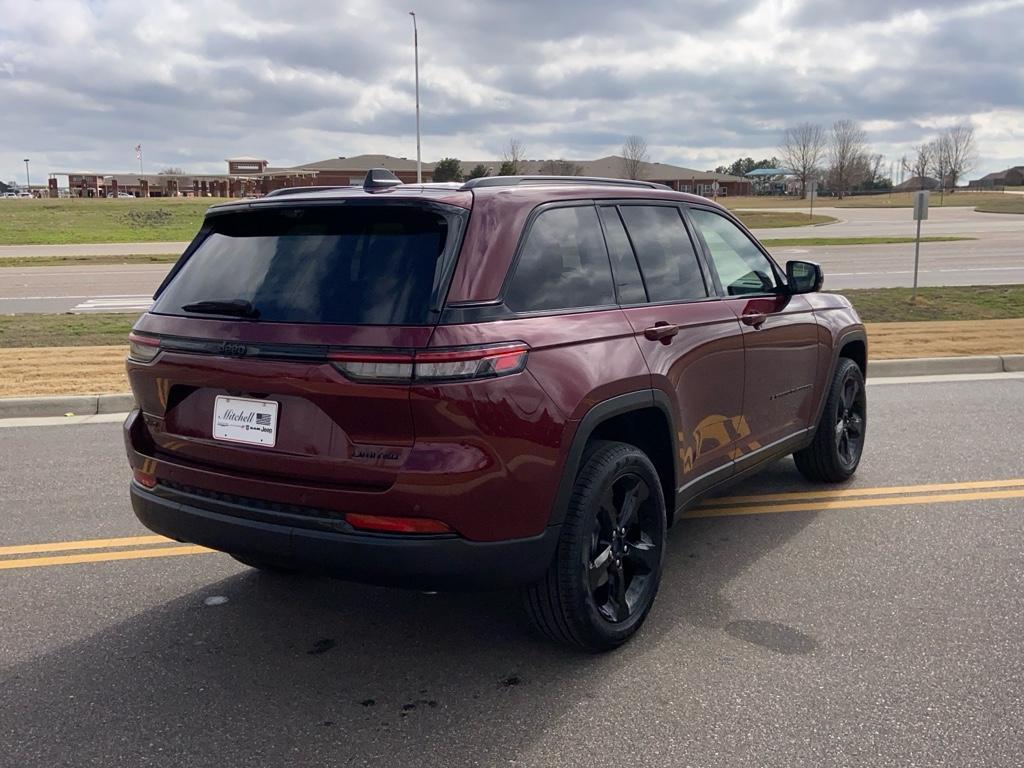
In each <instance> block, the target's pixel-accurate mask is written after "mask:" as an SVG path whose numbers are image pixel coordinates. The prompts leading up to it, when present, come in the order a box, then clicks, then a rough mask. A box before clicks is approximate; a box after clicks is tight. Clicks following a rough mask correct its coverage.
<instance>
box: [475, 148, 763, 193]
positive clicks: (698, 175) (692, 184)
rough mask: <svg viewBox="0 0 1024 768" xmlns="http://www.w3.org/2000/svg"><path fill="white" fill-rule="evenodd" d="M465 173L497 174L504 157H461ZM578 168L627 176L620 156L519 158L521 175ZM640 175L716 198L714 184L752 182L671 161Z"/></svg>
mask: <svg viewBox="0 0 1024 768" xmlns="http://www.w3.org/2000/svg"><path fill="white" fill-rule="evenodd" d="M461 164H462V174H463V175H464V176H466V175H468V174H469V173H470V171H471V170H472V169H473V168H475V167H476V166H478V165H482V166H484V167H485V168H486V169H487V171H488V175H489V176H497V175H498V172H499V171H500V170H501V164H502V161H501V160H462V161H461ZM560 165H561V166H564V167H566V168H571V169H572V170H575V171H578V173H575V174H570V175H576V176H601V177H604V178H610V179H625V178H628V176H627V174H626V159H625V158H624V157H621V156H620V155H608V156H607V157H599V158H598V159H596V160H520V161H519V169H518V173H519V175H520V176H546V175H551V173H552V170H555V169H557V167H558V166H560ZM640 178H641V179H643V180H644V181H656V182H658V183H659V184H664V185H665V186H667V187H671V188H672V189H674V190H677V191H679V192H692V193H695V194H698V195H704V196H705V197H713V196H714V194H715V184H716V182H717V184H718V194H719V195H721V196H728V195H732V196H736V195H749V194H751V191H752V185H751V183H750V181H749V180H747V179H744V178H742V177H740V176H731V175H729V174H727V173H715V172H714V171H698V170H696V169H694V168H684V167H682V166H679V165H670V164H668V163H641V164H640Z"/></svg>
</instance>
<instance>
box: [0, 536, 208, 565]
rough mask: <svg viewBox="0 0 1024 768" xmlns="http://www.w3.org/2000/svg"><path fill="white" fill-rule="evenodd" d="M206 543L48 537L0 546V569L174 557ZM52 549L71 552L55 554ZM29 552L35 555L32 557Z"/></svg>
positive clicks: (192, 552) (144, 538)
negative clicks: (44, 541)
mask: <svg viewBox="0 0 1024 768" xmlns="http://www.w3.org/2000/svg"><path fill="white" fill-rule="evenodd" d="M212 551H213V550H212V549H206V547H197V546H195V545H192V544H179V543H178V542H176V541H173V540H172V539H168V538H164V537H163V536H123V537H121V538H117V539H83V540H80V541H52V542H49V543H47V544H16V545H14V546H10V547H0V571H3V570H11V569H15V568H39V567H42V566H47V565H75V564H76V563H103V562H108V561H111V560H142V559H145V558H150V557H177V556H180V555H198V554H201V553H203V552H212ZM55 552H73V553H74V554H67V555H57V554H53V553H55ZM32 555H36V556H35V557H32Z"/></svg>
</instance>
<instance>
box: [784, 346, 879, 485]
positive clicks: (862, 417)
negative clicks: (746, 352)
mask: <svg viewBox="0 0 1024 768" xmlns="http://www.w3.org/2000/svg"><path fill="white" fill-rule="evenodd" d="M866 433H867V397H866V393H865V389H864V375H863V374H862V373H861V372H860V368H859V367H858V366H857V364H856V363H855V362H854V361H853V360H850V359H849V358H845V357H841V358H839V362H838V363H837V364H836V371H835V373H834V374H833V376H832V384H831V386H830V387H829V391H828V397H827V398H826V400H825V408H824V410H823V411H822V413H821V419H820V420H819V421H818V428H817V430H816V431H815V433H814V439H813V440H812V441H811V444H810V445H809V446H807V447H806V448H804V449H803V450H800V451H797V452H796V453H794V454H793V459H794V460H795V461H796V467H797V469H799V470H800V472H801V474H803V476H804V477H806V478H807V479H808V480H815V481H819V482H826V483H841V482H843V481H844V480H849V479H850V478H851V477H852V476H853V473H854V472H856V471H857V465H858V464H860V457H861V454H862V453H863V452H864V438H865V436H866Z"/></svg>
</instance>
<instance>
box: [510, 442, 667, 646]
mask: <svg viewBox="0 0 1024 768" xmlns="http://www.w3.org/2000/svg"><path fill="white" fill-rule="evenodd" d="M665 521H666V515H665V499H664V496H663V494H662V490H661V480H660V478H659V477H658V472H657V470H655V468H654V465H653V464H652V463H651V460H650V459H649V458H647V455H646V454H645V453H644V452H643V451H641V450H640V449H639V448H637V447H635V446H632V445H628V444H626V443H617V442H609V441H595V442H594V443H593V444H592V445H591V446H590V449H589V452H588V453H587V454H585V456H584V461H583V465H582V467H581V468H580V470H579V473H578V474H577V476H576V481H575V484H574V486H573V491H572V495H571V497H570V499H569V507H568V510H567V511H566V515H565V521H564V522H563V524H562V532H561V535H560V537H559V541H558V547H557V549H556V551H555V556H554V559H553V560H552V563H551V566H550V567H549V568H548V571H547V573H546V574H545V575H544V577H543V578H542V579H541V580H540V581H539V582H537V583H536V584H533V585H531V586H529V587H527V588H525V589H524V590H523V598H524V602H525V604H526V610H527V613H528V614H529V616H530V620H531V622H532V623H533V625H534V626H535V627H536V628H537V629H538V630H539V631H540V632H541V633H542V634H544V635H546V636H547V637H549V638H551V639H552V640H555V641H557V642H561V643H566V644H568V645H573V646H576V647H578V648H581V649H584V650H587V651H591V652H599V651H609V650H612V649H614V648H617V647H618V646H620V645H622V644H623V643H625V642H626V641H627V640H629V639H630V638H631V637H632V636H633V635H634V634H635V633H636V631H637V630H638V629H639V628H640V626H641V625H642V624H643V622H644V619H646V618H647V614H648V612H649V611H650V609H651V605H652V604H653V602H654V597H655V595H657V592H658V585H659V583H660V581H661V571H662V564H663V560H664V551H665ZM623 531H625V533H623Z"/></svg>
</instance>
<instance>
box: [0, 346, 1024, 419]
mask: <svg viewBox="0 0 1024 768" xmlns="http://www.w3.org/2000/svg"><path fill="white" fill-rule="evenodd" d="M1016 372H1024V355H984V356H975V357H919V358H908V359H904V360H874V361H872V362H870V363H868V378H872V379H882V378H892V377H895V376H935V375H943V374H956V373H1016ZM134 407H135V397H134V396H133V395H132V394H131V393H130V392H127V393H124V394H112V395H55V396H48V397H0V419H13V418H22V417H26V416H65V415H67V414H73V415H75V416H93V415H96V414H101V413H103V414H107V413H127V412H128V411H130V410H131V409H132V408H134Z"/></svg>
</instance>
